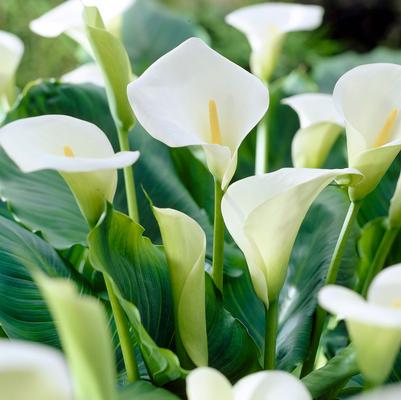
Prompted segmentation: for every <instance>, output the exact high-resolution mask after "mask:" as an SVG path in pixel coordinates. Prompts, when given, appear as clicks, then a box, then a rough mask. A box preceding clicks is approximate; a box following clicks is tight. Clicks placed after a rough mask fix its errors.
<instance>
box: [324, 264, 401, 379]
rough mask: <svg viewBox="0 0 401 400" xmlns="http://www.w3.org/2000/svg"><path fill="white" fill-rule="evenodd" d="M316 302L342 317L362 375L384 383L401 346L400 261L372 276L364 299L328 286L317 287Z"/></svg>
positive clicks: (348, 291)
mask: <svg viewBox="0 0 401 400" xmlns="http://www.w3.org/2000/svg"><path fill="white" fill-rule="evenodd" d="M319 304H320V305H321V306H322V307H323V308H324V309H326V310H327V311H329V312H331V313H332V314H335V315H337V316H338V317H339V318H342V319H344V320H345V322H346V325H347V328H348V331H349V334H350V336H351V340H352V343H353V346H354V348H355V351H356V356H357V362H358V366H359V368H360V370H361V372H362V373H363V374H364V376H365V377H366V378H367V379H368V380H369V381H370V382H371V383H373V384H381V383H383V382H384V381H385V379H386V378H387V377H388V375H389V374H390V372H391V369H392V367H393V364H394V361H395V358H396V356H397V355H398V353H399V350H400V347H401V264H398V265H395V266H392V267H388V268H386V269H385V270H384V271H382V272H380V273H379V274H378V275H377V276H376V277H375V279H374V280H373V281H372V284H371V285H370V287H369V291H368V295H367V300H365V299H364V298H363V297H362V296H360V295H359V294H357V293H355V292H353V291H352V290H350V289H347V288H344V287H341V286H336V285H329V286H326V287H324V288H323V289H321V290H320V292H319ZM377 338H380V340H377Z"/></svg>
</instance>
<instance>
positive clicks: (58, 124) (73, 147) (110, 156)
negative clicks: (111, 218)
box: [0, 115, 139, 223]
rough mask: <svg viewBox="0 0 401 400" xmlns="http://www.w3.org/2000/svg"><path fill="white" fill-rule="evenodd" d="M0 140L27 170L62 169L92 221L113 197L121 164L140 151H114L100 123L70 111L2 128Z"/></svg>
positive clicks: (129, 163) (130, 160)
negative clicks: (78, 116) (98, 124)
mask: <svg viewBox="0 0 401 400" xmlns="http://www.w3.org/2000/svg"><path fill="white" fill-rule="evenodd" d="M0 145H1V146H2V147H3V148H4V150H5V152H6V153H7V155H8V156H9V157H10V158H11V159H12V160H13V161H14V162H15V163H16V164H17V166H18V167H19V168H20V169H21V170H22V171H23V172H34V171H39V170H45V169H50V170H56V171H59V172H60V174H61V175H62V176H63V178H64V179H65V180H66V181H67V183H68V184H69V186H70V187H71V189H72V191H73V193H74V195H75V196H76V198H77V200H78V203H79V205H80V207H81V210H82V211H83V214H84V215H85V216H86V217H87V219H88V221H89V222H90V223H96V222H97V218H98V217H99V216H100V214H101V213H102V211H103V208H104V202H105V201H106V200H107V201H110V202H111V201H112V200H113V198H114V194H115V191H116V187H117V171H116V169H117V168H124V167H127V166H129V165H132V164H133V163H134V162H135V161H136V160H137V159H138V157H139V153H138V152H120V153H114V150H113V147H112V146H111V143H110V142H109V140H108V138H107V136H106V135H105V134H104V132H103V131H101V130H100V129H99V128H98V127H97V126H95V125H93V124H91V123H89V122H86V121H82V120H80V119H77V118H72V117H68V116H66V115H44V116H40V117H33V118H25V119H20V120H18V121H15V122H11V123H9V124H7V125H5V126H4V127H3V128H1V129H0Z"/></svg>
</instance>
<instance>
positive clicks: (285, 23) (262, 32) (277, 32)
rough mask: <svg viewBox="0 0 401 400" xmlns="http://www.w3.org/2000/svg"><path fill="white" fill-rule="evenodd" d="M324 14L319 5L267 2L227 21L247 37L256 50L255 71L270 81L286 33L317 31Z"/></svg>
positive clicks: (253, 49)
mask: <svg viewBox="0 0 401 400" xmlns="http://www.w3.org/2000/svg"><path fill="white" fill-rule="evenodd" d="M323 13H324V10H323V8H322V7H320V6H315V5H302V4H289V3H287V4H285V3H264V4H256V5H251V6H247V7H243V8H240V9H238V10H236V11H233V12H232V13H231V14H229V15H227V17H226V22H227V23H228V24H229V25H232V26H233V27H235V28H237V29H238V30H239V31H241V32H243V33H244V34H245V35H246V36H247V38H248V41H249V43H250V45H251V48H252V53H251V69H252V72H253V73H254V74H255V75H257V76H259V77H260V78H261V79H263V80H265V81H267V80H269V78H270V76H271V74H272V73H273V70H274V68H275V66H276V64H277V60H278V57H279V55H280V52H281V47H282V42H283V39H284V37H285V34H286V33H288V32H293V31H307V30H313V29H316V28H317V27H319V26H320V24H321V23H322V19H323Z"/></svg>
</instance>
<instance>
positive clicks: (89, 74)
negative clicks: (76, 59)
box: [61, 63, 105, 87]
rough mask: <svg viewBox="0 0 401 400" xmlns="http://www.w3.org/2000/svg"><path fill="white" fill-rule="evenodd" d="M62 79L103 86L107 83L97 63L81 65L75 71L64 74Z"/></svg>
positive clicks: (69, 81) (75, 82)
mask: <svg viewBox="0 0 401 400" xmlns="http://www.w3.org/2000/svg"><path fill="white" fill-rule="evenodd" d="M61 80H62V81H63V82H68V83H74V84H80V83H93V84H94V85H97V86H102V87H104V85H105V83H104V78H103V74H102V71H101V70H100V68H99V67H98V66H97V64H95V63H87V64H84V65H81V66H79V67H78V68H76V69H74V70H73V71H70V72H68V73H66V74H64V75H63V76H62V77H61Z"/></svg>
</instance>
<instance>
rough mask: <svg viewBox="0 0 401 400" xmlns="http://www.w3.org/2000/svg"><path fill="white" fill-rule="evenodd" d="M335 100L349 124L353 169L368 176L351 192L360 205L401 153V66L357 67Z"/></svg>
mask: <svg viewBox="0 0 401 400" xmlns="http://www.w3.org/2000/svg"><path fill="white" fill-rule="evenodd" d="M333 97H334V103H335V105H336V107H337V110H338V111H339V113H340V115H341V116H342V117H343V118H344V120H345V127H346V133H347V147H348V163H349V166H350V167H352V168H357V169H358V170H360V171H361V172H362V173H363V175H364V176H365V179H364V180H363V181H362V183H361V184H360V185H358V186H356V187H354V188H350V191H349V194H350V198H351V200H352V201H358V200H361V199H363V198H364V197H365V196H366V195H367V194H369V193H370V192H371V191H372V190H374V189H375V187H376V186H377V184H378V183H379V182H380V180H381V178H382V177H383V175H384V174H385V173H386V171H387V169H388V168H389V167H390V165H391V163H392V162H393V160H394V159H395V157H396V156H397V154H398V153H399V151H400V150H401V124H400V120H401V119H400V116H399V111H400V108H401V66H400V65H395V64H368V65H362V66H359V67H356V68H354V69H352V70H351V71H349V72H347V73H346V74H345V75H343V76H342V77H341V78H340V80H339V81H338V82H337V84H336V87H335V89H334V94H333Z"/></svg>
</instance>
